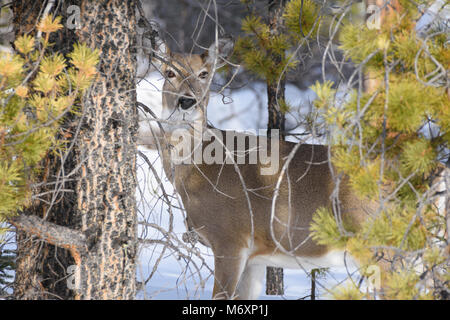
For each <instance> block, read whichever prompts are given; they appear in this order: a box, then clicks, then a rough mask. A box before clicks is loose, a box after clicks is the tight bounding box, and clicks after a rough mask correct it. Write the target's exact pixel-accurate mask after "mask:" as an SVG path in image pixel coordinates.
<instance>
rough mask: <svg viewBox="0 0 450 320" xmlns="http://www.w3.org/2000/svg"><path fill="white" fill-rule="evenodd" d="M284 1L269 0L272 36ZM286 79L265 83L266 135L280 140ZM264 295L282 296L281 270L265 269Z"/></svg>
mask: <svg viewBox="0 0 450 320" xmlns="http://www.w3.org/2000/svg"><path fill="white" fill-rule="evenodd" d="M285 2H286V1H285V0H269V26H270V30H271V32H272V33H273V34H279V33H280V32H282V17H281V13H282V10H283V8H284V3H285ZM272 58H273V60H274V61H275V63H280V62H281V60H282V58H283V57H281V56H279V55H277V54H272ZM285 84H286V79H285V76H284V75H283V76H282V77H281V79H280V80H279V81H276V82H274V83H272V82H267V100H268V106H267V107H268V112H269V121H268V124H267V135H268V136H269V137H270V136H271V131H272V129H278V130H280V138H281V139H283V138H284V129H285V128H284V114H283V113H282V112H281V110H280V107H279V102H280V101H284V100H285ZM266 294H268V295H283V294H284V283H283V269H282V268H274V267H267V269H266Z"/></svg>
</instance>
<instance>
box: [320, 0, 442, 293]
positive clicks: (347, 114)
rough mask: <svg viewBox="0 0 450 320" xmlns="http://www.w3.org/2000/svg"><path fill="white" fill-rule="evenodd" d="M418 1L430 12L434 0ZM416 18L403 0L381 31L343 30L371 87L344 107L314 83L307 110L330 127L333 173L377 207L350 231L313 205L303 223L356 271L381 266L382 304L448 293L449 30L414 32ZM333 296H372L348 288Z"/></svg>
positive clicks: (417, 12)
mask: <svg viewBox="0 0 450 320" xmlns="http://www.w3.org/2000/svg"><path fill="white" fill-rule="evenodd" d="M421 3H422V5H423V4H425V7H428V6H430V5H431V4H432V1H421ZM421 8H422V9H423V8H424V7H423V6H422V7H421ZM422 14H423V11H422V10H421V9H419V8H418V6H417V4H416V3H415V2H412V1H407V0H401V1H399V6H398V7H397V8H396V10H395V11H394V12H393V13H392V14H390V15H387V17H386V19H385V20H384V21H383V23H382V24H381V25H380V28H379V29H376V28H369V27H368V25H367V24H365V23H361V24H355V23H351V24H350V23H349V24H346V25H344V26H343V27H342V28H341V30H340V39H339V40H340V48H341V49H342V50H343V51H344V52H345V54H346V56H347V58H349V59H351V60H352V61H353V62H354V63H355V64H356V65H357V68H359V70H362V71H364V73H365V74H366V76H367V77H370V78H371V81H372V82H371V83H370V85H369V84H368V82H367V81H366V83H365V86H366V90H362V88H361V86H359V89H357V90H352V89H351V90H347V91H345V94H346V99H345V102H344V103H340V102H338V100H339V99H337V96H338V95H339V94H342V92H340V93H339V94H338V93H337V89H333V87H332V84H331V83H330V82H326V83H316V84H315V85H314V86H313V87H312V88H313V90H314V91H315V92H316V94H317V96H318V99H317V100H316V101H315V106H316V107H317V108H318V109H319V110H320V112H321V115H322V117H323V118H324V120H325V121H326V123H327V124H328V126H329V128H332V130H331V129H330V132H332V135H330V139H329V140H330V144H331V148H332V149H331V150H332V154H333V156H332V162H333V165H334V167H335V168H336V171H337V172H336V173H337V174H338V176H339V177H342V176H343V175H345V176H348V177H349V181H350V184H351V186H352V188H353V189H354V191H356V193H357V194H358V195H359V196H360V197H361V198H362V199H364V200H365V201H374V202H379V203H380V208H379V209H378V210H377V212H376V214H375V215H374V216H372V217H370V219H369V220H368V221H366V222H365V223H364V224H363V226H362V228H361V229H358V230H354V229H352V226H351V225H346V221H345V216H343V217H342V218H343V219H341V217H339V212H331V211H330V210H328V209H325V208H322V209H320V210H319V211H318V212H317V213H316V216H315V219H314V223H313V225H312V227H311V229H312V231H313V236H314V239H315V240H316V241H317V242H319V243H322V244H328V245H334V246H337V247H341V248H346V249H347V250H348V251H350V252H351V253H352V254H353V255H354V256H355V257H357V258H358V259H359V260H360V261H362V272H363V274H364V272H365V270H366V268H367V267H369V266H371V265H376V264H378V263H384V264H387V265H388V266H389V267H388V268H385V269H382V271H381V282H382V283H384V290H385V291H384V292H383V295H384V297H385V298H388V299H429V298H434V299H440V298H448V296H449V293H450V292H449V283H450V282H449V281H450V277H449V268H450V265H449V263H450V260H449V250H448V249H449V248H450V247H449V242H448V241H449V240H448V230H446V223H447V222H446V219H448V216H447V215H448V213H447V214H446V213H445V204H443V203H442V202H444V203H445V196H447V198H448V189H446V187H445V185H444V183H443V180H442V179H439V176H440V177H443V176H444V175H445V174H447V175H448V169H447V171H446V170H445V166H444V165H443V164H442V163H444V162H446V161H447V159H448V157H449V153H448V150H449V143H450V139H449V125H450V104H449V97H448V91H446V90H448V86H449V82H448V70H449V66H450V56H449V54H450V50H449V47H448V29H446V30H445V29H444V30H443V29H439V28H436V27H430V28H429V29H428V30H426V31H424V30H417V28H416V22H417V21H418V19H419V18H420V17H421V16H422ZM357 72H358V71H357ZM360 74H361V73H360ZM356 78H357V77H356V74H355V79H356ZM358 81H362V79H359V80H358ZM356 82H357V81H355V82H354V83H356ZM351 85H353V83H351ZM356 87H358V86H356ZM339 101H341V100H339ZM447 188H448V186H447ZM442 198H444V201H442ZM438 199H441V202H440V203H438V201H437V200H438ZM335 200H336V199H335ZM447 209H448V208H447ZM342 215H345V213H343V214H342ZM446 232H447V235H446ZM446 237H447V238H446ZM374 252H376V253H377V254H376V255H374ZM367 275H368V273H367ZM334 296H335V297H337V298H364V297H366V298H373V297H375V296H374V295H372V294H365V292H364V291H361V288H360V287H358V286H356V285H352V286H348V287H346V288H345V289H342V288H341V289H339V290H335V291H334Z"/></svg>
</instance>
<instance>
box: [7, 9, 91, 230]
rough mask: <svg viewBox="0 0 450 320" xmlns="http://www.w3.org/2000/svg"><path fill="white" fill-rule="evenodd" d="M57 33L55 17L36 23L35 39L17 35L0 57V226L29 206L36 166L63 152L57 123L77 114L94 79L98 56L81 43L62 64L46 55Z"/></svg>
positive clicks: (58, 25) (59, 57)
mask: <svg viewBox="0 0 450 320" xmlns="http://www.w3.org/2000/svg"><path fill="white" fill-rule="evenodd" d="M61 28H62V25H61V23H60V18H59V17H56V18H53V17H52V16H51V15H48V16H47V17H45V18H43V20H42V21H41V22H40V23H39V24H38V30H39V32H40V35H42V36H41V37H40V38H38V36H30V35H23V36H20V37H18V38H17V39H16V41H15V42H14V46H15V49H16V53H14V54H10V53H0V108H1V113H0V221H1V220H4V219H6V218H7V217H9V216H12V215H14V214H15V213H17V211H18V210H21V209H22V208H24V206H26V205H27V204H29V203H30V201H32V199H33V194H32V189H33V184H34V183H36V181H35V179H34V178H35V177H36V174H37V173H38V172H39V170H42V169H43V168H42V164H40V161H41V160H42V159H43V158H44V157H45V155H46V154H47V153H49V152H54V153H56V154H58V152H60V151H61V150H62V148H64V141H63V140H61V139H58V138H57V137H58V136H61V137H64V133H63V132H61V131H60V127H59V124H60V123H61V122H62V119H63V117H64V116H65V115H67V114H69V113H70V112H77V106H78V105H79V99H80V97H81V95H82V94H83V92H84V91H85V90H86V89H87V88H88V87H89V85H90V83H91V81H92V80H93V79H94V77H95V75H96V69H95V65H96V64H97V62H98V52H97V51H95V50H94V51H92V50H91V49H89V48H87V47H86V46H85V45H83V44H77V45H75V46H74V48H73V51H72V53H70V54H69V57H70V59H69V60H68V61H67V60H66V59H65V58H64V57H63V56H62V55H61V54H60V53H53V54H50V53H48V52H47V51H48V50H47V49H48V48H49V47H50V46H51V45H52V44H51V43H50V42H49V38H50V34H51V33H52V32H55V31H57V30H59V29H61ZM58 133H59V135H58Z"/></svg>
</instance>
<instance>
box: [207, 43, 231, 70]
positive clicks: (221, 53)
mask: <svg viewBox="0 0 450 320" xmlns="http://www.w3.org/2000/svg"><path fill="white" fill-rule="evenodd" d="M233 49H234V41H233V39H232V38H231V37H224V38H220V39H218V41H217V42H214V43H213V44H212V45H211V46H210V47H209V49H208V50H206V51H205V52H204V53H203V54H202V57H203V59H204V61H205V63H208V64H210V65H214V62H215V61H216V62H215V63H216V69H217V68H220V67H223V66H224V65H225V64H226V61H225V60H226V59H228V58H229V57H230V56H231V54H232V53H233Z"/></svg>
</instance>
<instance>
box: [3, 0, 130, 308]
mask: <svg viewBox="0 0 450 320" xmlns="http://www.w3.org/2000/svg"><path fill="white" fill-rule="evenodd" d="M49 3H51V1H32V2H30V1H24V0H20V1H14V2H13V10H14V14H15V20H14V24H15V29H16V35H18V34H22V33H24V32H28V31H31V32H33V28H34V26H35V24H36V18H37V17H38V15H39V12H40V10H41V8H43V7H42V6H43V5H48V4H49ZM58 3H59V2H58ZM71 4H75V5H78V6H79V8H80V9H81V15H80V18H81V29H80V30H68V29H67V28H64V29H63V31H62V32H60V33H58V34H57V36H56V38H55V39H52V41H53V42H56V45H55V49H56V50H59V51H62V52H63V53H67V52H70V51H71V49H72V44H73V43H74V41H80V42H84V43H86V44H88V46H90V47H91V48H97V49H99V50H100V63H99V65H98V71H99V75H98V77H97V78H96V80H95V82H94V83H93V85H92V86H91V89H90V90H89V92H88V93H87V94H86V96H85V97H84V99H83V103H82V109H81V110H80V112H79V115H78V116H75V115H73V116H71V117H70V119H66V122H65V124H64V125H63V128H64V129H63V130H64V132H65V133H66V134H67V136H68V137H72V139H73V140H72V141H71V142H70V143H69V144H70V145H71V146H72V149H71V150H72V151H71V152H70V154H68V155H67V159H65V161H64V164H63V167H61V166H60V163H61V161H60V159H53V158H52V157H50V156H49V157H48V158H47V159H46V160H45V161H44V162H43V166H44V168H45V170H43V174H42V178H43V180H44V181H47V182H48V181H51V180H52V179H53V180H55V179H57V178H58V175H60V173H61V172H63V173H64V172H65V174H67V173H69V172H72V173H73V174H72V175H71V177H70V178H71V179H72V181H68V182H67V181H66V182H65V184H64V188H63V189H71V190H72V191H73V192H70V193H63V194H59V196H58V198H57V201H53V205H52V206H51V207H50V208H49V206H48V204H46V203H44V202H40V203H37V204H35V205H33V206H32V207H31V208H29V209H28V210H27V212H26V215H25V214H23V215H19V216H18V217H16V218H14V219H12V220H11V223H12V224H13V225H14V226H16V228H17V245H18V249H17V255H18V257H17V270H16V279H15V286H14V295H15V297H16V298H17V299H52V298H62V299H71V298H77V299H133V298H134V296H135V291H136V285H135V265H136V204H135V188H136V177H135V169H136V168H135V163H136V153H137V147H136V132H137V113H136V108H135V106H136V93H135V87H136V86H135V81H134V77H135V71H136V59H135V54H134V52H135V49H134V47H135V36H136V35H135V26H136V21H135V2H134V1H132V0H129V1H119V0H99V1H88V0H83V1H81V0H79V1H64V2H63V4H62V5H61V6H56V5H55V7H53V8H51V10H50V12H52V13H56V14H58V13H59V14H62V15H63V23H64V22H65V20H66V18H67V16H64V14H66V13H67V11H65V10H66V9H67V7H68V6H69V5H71ZM74 31H76V32H74ZM61 195H62V196H61ZM71 265H75V266H76V267H75V270H77V272H76V273H75V274H74V275H71V274H70V273H68V268H69V266H71ZM72 270H73V269H72ZM71 276H79V278H78V279H77V280H78V281H75V283H76V284H77V285H79V286H78V287H75V288H74V287H70V288H69V287H68V286H67V281H66V280H67V278H68V277H69V278H70V277H71Z"/></svg>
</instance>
